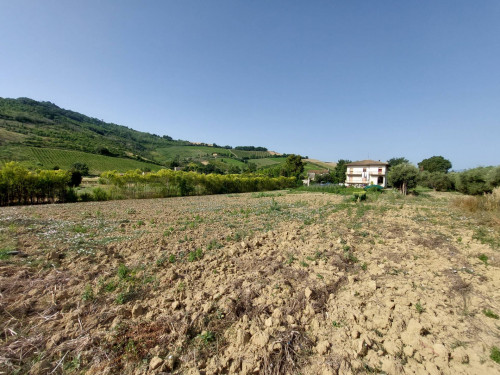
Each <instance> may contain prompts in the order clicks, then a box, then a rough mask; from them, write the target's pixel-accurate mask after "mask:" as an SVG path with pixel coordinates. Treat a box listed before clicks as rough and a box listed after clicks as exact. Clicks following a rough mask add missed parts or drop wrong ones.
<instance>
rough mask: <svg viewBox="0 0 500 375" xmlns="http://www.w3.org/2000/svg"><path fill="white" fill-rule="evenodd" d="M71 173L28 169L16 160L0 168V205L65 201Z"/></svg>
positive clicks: (68, 195) (68, 194) (67, 196)
mask: <svg viewBox="0 0 500 375" xmlns="http://www.w3.org/2000/svg"><path fill="white" fill-rule="evenodd" d="M70 183H71V173H70V172H69V171H63V170H40V171H29V170H28V169H26V168H25V167H23V166H21V165H20V164H18V163H16V162H10V163H6V164H5V165H4V166H3V167H2V168H1V169H0V205H1V206H7V205H11V204H35V203H44V202H49V203H50V202H55V201H58V202H65V201H67V200H68V199H69V198H70V192H71V189H70V186H69V185H70Z"/></svg>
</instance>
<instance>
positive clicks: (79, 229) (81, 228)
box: [72, 224, 88, 233]
mask: <svg viewBox="0 0 500 375" xmlns="http://www.w3.org/2000/svg"><path fill="white" fill-rule="evenodd" d="M72 229H73V232H75V233H87V232H88V228H86V227H84V226H83V225H81V224H76V225H74V226H73V228H72Z"/></svg>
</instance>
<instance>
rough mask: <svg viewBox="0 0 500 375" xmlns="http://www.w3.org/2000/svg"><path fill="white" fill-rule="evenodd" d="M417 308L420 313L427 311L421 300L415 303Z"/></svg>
mask: <svg viewBox="0 0 500 375" xmlns="http://www.w3.org/2000/svg"><path fill="white" fill-rule="evenodd" d="M415 309H416V310H417V312H418V313H419V314H422V313H423V312H425V308H424V307H423V306H422V305H421V304H420V302H417V303H416V304H415Z"/></svg>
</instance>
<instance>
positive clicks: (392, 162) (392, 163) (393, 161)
mask: <svg viewBox="0 0 500 375" xmlns="http://www.w3.org/2000/svg"><path fill="white" fill-rule="evenodd" d="M409 162H410V161H409V160H408V159H406V158H404V157H402V156H401V157H398V158H391V159H389V160H387V163H389V168H391V167H394V166H396V165H398V164H405V163H406V164H408V163H409Z"/></svg>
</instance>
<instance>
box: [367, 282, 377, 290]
mask: <svg viewBox="0 0 500 375" xmlns="http://www.w3.org/2000/svg"><path fill="white" fill-rule="evenodd" d="M366 286H367V287H368V289H369V290H377V282H376V281H375V280H370V281H368V283H367V284H366Z"/></svg>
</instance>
